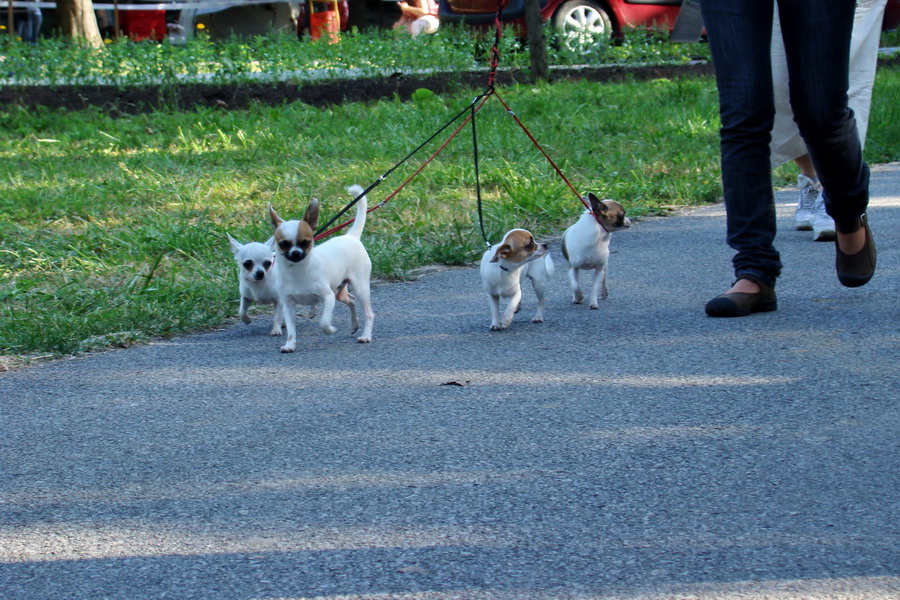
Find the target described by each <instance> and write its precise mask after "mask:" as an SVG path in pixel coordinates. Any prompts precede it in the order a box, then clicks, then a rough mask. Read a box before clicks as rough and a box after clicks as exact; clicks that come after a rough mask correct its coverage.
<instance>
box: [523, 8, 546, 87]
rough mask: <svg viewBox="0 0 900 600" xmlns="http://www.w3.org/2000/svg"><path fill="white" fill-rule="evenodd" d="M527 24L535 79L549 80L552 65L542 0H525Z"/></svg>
mask: <svg viewBox="0 0 900 600" xmlns="http://www.w3.org/2000/svg"><path fill="white" fill-rule="evenodd" d="M525 26H526V27H527V28H528V53H529V55H530V57H531V72H532V74H533V75H534V77H535V79H539V80H542V81H548V80H549V79H550V67H549V66H547V40H546V38H545V37H544V22H543V19H541V2H540V0H525Z"/></svg>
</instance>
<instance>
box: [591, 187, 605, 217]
mask: <svg viewBox="0 0 900 600" xmlns="http://www.w3.org/2000/svg"><path fill="white" fill-rule="evenodd" d="M587 197H588V202H590V204H591V212H592V213H594V214H595V215H600V214H603V213H605V212H606V205H605V204H603V203H602V202H601V201H600V200H599V199H598V198H597V196H595V195H594V194H593V193H591V192H588V196H587Z"/></svg>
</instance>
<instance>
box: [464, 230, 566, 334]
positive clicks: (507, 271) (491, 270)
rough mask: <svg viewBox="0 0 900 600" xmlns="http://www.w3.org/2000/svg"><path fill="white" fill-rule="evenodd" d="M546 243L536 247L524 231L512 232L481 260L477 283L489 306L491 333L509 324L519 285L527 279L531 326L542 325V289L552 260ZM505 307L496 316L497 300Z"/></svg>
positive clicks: (550, 272)
mask: <svg viewBox="0 0 900 600" xmlns="http://www.w3.org/2000/svg"><path fill="white" fill-rule="evenodd" d="M548 250H549V246H548V245H547V244H538V243H536V242H535V241H534V236H532V235H531V233H530V232H528V231H526V230H525V229H513V230H511V231H508V232H507V233H506V235H505V236H503V241H502V242H500V243H499V244H494V245H493V246H491V247H490V248H489V249H488V250H487V251H486V252H485V253H484V256H482V257H481V281H482V283H483V284H484V289H485V291H486V292H487V295H488V301H489V302H490V306H491V331H500V330H501V329H504V328H506V327H508V326H509V324H510V323H512V320H513V315H515V314H516V312H518V310H519V305H520V304H521V302H522V282H523V281H524V280H525V278H526V277H527V278H528V279H531V284H532V286H534V293H535V294H536V295H537V299H538V307H537V312H535V314H534V318H533V319H532V320H531V321H532V323H543V322H544V300H545V295H544V290H545V289H546V284H547V279H548V278H549V277H550V276H551V275H553V259H552V258H551V257H550V254H549V253H548ZM501 297H502V298H508V299H509V304H508V305H507V307H506V310H505V311H504V312H503V318H502V319H501V317H500V298H501Z"/></svg>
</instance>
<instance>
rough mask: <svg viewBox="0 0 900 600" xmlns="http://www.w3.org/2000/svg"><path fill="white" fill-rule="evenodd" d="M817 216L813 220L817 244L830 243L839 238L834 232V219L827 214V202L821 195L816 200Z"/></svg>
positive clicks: (814, 237) (814, 236)
mask: <svg viewBox="0 0 900 600" xmlns="http://www.w3.org/2000/svg"><path fill="white" fill-rule="evenodd" d="M814 212H815V214H814V215H813V220H812V230H813V239H814V240H815V241H817V242H828V241H831V240H833V239H834V238H835V237H837V234H835V232H834V219H832V218H831V217H829V216H828V213H827V212H825V200H824V199H823V198H822V194H819V198H818V200H816V208H815V211H814Z"/></svg>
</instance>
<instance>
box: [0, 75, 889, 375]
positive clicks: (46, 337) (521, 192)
mask: <svg viewBox="0 0 900 600" xmlns="http://www.w3.org/2000/svg"><path fill="white" fill-rule="evenodd" d="M500 92H501V94H502V95H503V98H504V100H506V101H507V102H508V103H509V104H510V105H511V107H512V108H513V109H514V110H515V112H516V114H517V115H518V116H519V118H520V119H521V120H522V121H523V122H524V123H525V125H526V126H527V127H528V128H529V129H530V130H531V132H532V133H533V134H534V135H535V137H536V138H537V139H538V140H539V141H540V143H541V144H542V145H543V146H544V148H545V149H546V151H547V152H548V154H549V155H550V156H551V157H552V158H553V159H554V161H555V162H557V164H558V165H559V166H560V167H561V168H562V170H563V171H564V172H565V173H566V175H567V177H568V178H569V179H570V180H571V181H572V183H573V185H574V186H575V187H576V188H577V189H578V190H579V191H581V192H587V191H593V192H594V193H595V194H597V195H598V196H600V197H601V198H614V199H616V200H618V201H620V202H621V203H622V204H624V205H625V206H626V208H627V209H628V211H629V213H630V214H631V215H633V216H640V215H647V214H660V213H664V212H666V211H667V210H668V209H669V208H671V207H673V206H682V205H691V204H699V203H708V202H716V201H718V200H719V199H720V196H721V188H720V183H719V169H718V137H717V129H718V114H717V104H716V102H717V100H716V90H715V83H714V81H713V80H712V79H709V78H704V79H693V80H656V81H652V82H645V83H624V84H605V85H600V84H595V83H587V82H564V83H557V84H553V85H544V84H541V85H520V86H516V87H512V88H509V89H502V90H500ZM420 96H421V97H420V98H419V99H417V100H414V101H412V102H406V103H402V102H399V101H384V102H377V103H367V104H362V103H356V104H347V105H343V106H337V107H333V108H330V109H327V110H320V109H314V108H311V107H309V106H306V105H302V104H292V105H287V106H279V107H272V106H263V105H256V106H254V107H252V108H251V109H250V110H246V111H225V110H216V109H202V110H194V111H170V112H157V113H153V114H147V115H140V116H126V117H119V118H116V119H113V118H111V117H110V116H108V115H107V114H105V112H104V111H103V110H102V109H100V108H97V109H90V110H85V111H81V112H74V113H72V112H58V111H51V110H25V109H22V108H18V107H15V106H12V107H3V108H0V164H2V165H3V168H2V170H0V178H2V183H0V185H2V188H3V194H2V197H0V241H2V244H0V368H2V366H3V364H4V363H5V364H8V365H10V364H16V363H17V362H18V361H20V360H22V359H25V358H28V357H35V356H61V355H66V354H71V353H77V352H84V351H89V350H92V349H97V348H104V347H110V346H116V345H127V344H131V343H134V342H136V341H140V340H145V339H148V338H149V337H152V336H165V335H174V334H179V333H184V332H187V331H192V330H197V329H202V328H208V327H214V326H217V325H220V324H222V323H223V322H226V321H228V320H229V319H233V318H234V317H235V315H236V314H237V304H238V297H237V295H238V294H237V282H236V276H235V267H234V264H233V260H232V255H231V252H230V250H229V248H228V244H227V241H226V238H225V233H226V232H228V233H230V234H231V235H233V236H234V237H236V238H237V239H239V240H241V241H244V242H246V241H251V240H255V241H264V240H265V239H267V238H268V237H269V235H270V234H271V227H270V226H269V224H268V223H267V221H266V212H265V209H266V205H267V203H270V202H271V203H272V205H273V206H275V208H276V209H277V210H278V211H279V213H280V214H281V215H282V216H286V217H290V216H297V217H299V216H300V215H302V211H303V209H304V208H305V206H306V204H307V203H308V201H309V200H310V199H311V198H313V197H316V198H319V199H320V201H321V202H322V207H323V218H325V219H327V218H329V217H330V215H333V214H334V213H335V212H336V211H337V210H339V209H340V208H342V207H343V206H344V205H345V203H346V202H347V201H348V200H350V197H349V195H348V194H347V192H346V187H347V186H348V185H350V184H353V183H358V184H360V185H362V186H364V187H366V186H368V185H370V184H372V183H373V182H375V181H376V180H377V179H378V177H379V176H380V175H382V174H383V173H385V172H386V171H387V170H388V169H390V168H391V167H393V166H394V165H395V164H396V163H397V162H398V161H399V160H400V159H402V158H403V157H404V156H406V155H407V154H408V153H409V152H410V151H411V150H413V149H414V148H416V147H417V146H418V145H419V144H420V143H422V142H423V141H424V140H425V139H427V138H428V137H429V136H430V135H431V134H432V133H434V132H435V131H436V130H437V129H438V128H439V127H441V126H442V125H444V124H445V123H446V122H447V120H448V119H449V118H450V117H452V116H453V115H455V114H457V113H458V112H459V111H461V110H462V109H463V108H465V107H466V106H467V105H468V104H469V103H470V102H471V101H472V97H473V92H472V91H468V90H460V92H459V93H458V94H455V95H453V96H444V97H434V96H431V95H429V94H421V95H420ZM898 113H900V67H897V66H890V67H884V68H881V69H880V70H879V75H878V80H877V82H876V88H875V94H874V99H873V110H872V115H871V120H870V129H869V142H868V146H867V149H866V158H867V160H869V161H870V162H873V163H877V162H888V161H895V160H900V131H898V125H897V123H900V114H898ZM477 124H478V139H479V157H480V175H481V177H480V181H481V189H482V197H483V199H484V204H485V212H484V214H485V226H486V229H487V233H488V236H489V237H490V238H491V239H492V240H496V239H497V238H498V237H499V236H500V235H501V233H502V232H504V231H506V230H507V229H509V228H511V227H513V226H517V227H527V228H530V229H532V230H533V231H534V232H535V233H536V235H537V236H539V237H541V236H545V237H546V236H552V235H556V234H558V233H560V232H561V230H562V229H563V228H564V227H565V226H567V225H568V224H570V222H571V221H572V220H573V218H574V215H575V214H577V212H578V211H579V210H580V209H581V204H580V203H579V201H578V199H577V198H576V197H575V195H574V194H573V193H572V191H571V190H570V189H569V188H568V187H567V186H566V185H565V183H564V182H563V181H562V180H561V179H560V178H559V177H558V176H557V174H556V173H555V172H554V171H553V169H552V168H551V166H550V165H549V163H548V162H547V161H546V160H545V159H544V158H543V157H542V156H541V155H540V154H539V152H538V151H537V150H536V148H535V147H534V146H533V145H532V144H531V143H530V141H529V140H528V139H527V137H526V136H525V134H524V133H523V132H522V131H521V130H520V129H519V128H518V127H517V126H516V124H515V123H514V121H513V120H512V119H511V118H510V117H509V116H508V115H507V114H506V112H505V111H504V110H503V109H502V106H501V105H500V103H499V102H497V101H496V99H494V98H492V99H490V100H489V101H488V103H487V105H486V106H485V108H484V109H483V110H482V111H481V112H480V113H479V114H478V120H477ZM449 131H450V130H448V132H447V134H445V135H443V136H441V137H440V138H439V139H438V140H436V141H435V142H433V143H432V144H430V145H429V146H428V147H426V148H424V149H423V150H422V151H421V152H420V153H419V154H416V155H415V156H414V157H413V158H412V159H411V160H410V161H408V162H407V163H406V164H404V165H402V166H400V167H398V168H397V170H396V171H394V172H393V173H392V174H391V175H390V176H389V177H388V178H387V179H386V180H385V181H384V182H383V183H381V185H380V186H378V187H377V188H376V189H375V190H374V191H373V192H372V193H371V194H370V197H369V199H370V204H371V203H374V202H378V201H380V200H382V199H384V198H385V197H386V196H387V195H388V194H389V193H391V192H392V191H394V190H395V189H396V188H397V187H398V186H400V184H401V183H402V182H403V181H404V180H405V179H406V177H408V176H409V175H410V174H412V172H413V171H414V170H415V169H416V168H417V167H418V166H419V165H420V164H421V163H422V162H423V161H424V160H425V159H426V158H427V157H428V156H429V155H430V153H431V152H433V151H434V150H435V149H436V148H437V145H438V143H439V142H441V141H443V140H445V139H446V137H447V136H448V135H449ZM794 179H795V174H794V172H793V171H792V170H791V169H790V168H788V167H783V168H781V169H779V170H778V172H777V173H776V181H777V182H778V184H782V185H783V184H789V183H791V182H793V181H794ZM363 239H364V242H365V243H366V245H367V247H368V249H369V251H370V254H371V255H372V259H373V262H374V265H375V275H376V276H377V277H381V278H403V277H407V276H409V273H410V271H411V270H413V269H415V268H417V267H420V266H423V265H428V264H434V263H444V264H466V263H470V262H472V261H474V260H476V259H477V257H478V255H479V254H480V252H481V251H482V249H483V247H484V242H483V240H482V239H481V234H480V231H479V228H478V222H477V216H476V202H475V174H474V167H473V148H472V138H471V130H470V129H469V128H466V129H465V130H464V131H463V132H462V133H461V134H460V135H459V136H458V137H457V138H456V139H455V140H454V141H453V142H452V143H451V144H450V145H449V146H448V147H447V149H446V150H445V151H443V152H442V153H441V154H440V155H439V157H438V158H437V159H436V160H435V161H434V162H432V163H431V164H430V165H428V166H427V167H426V168H425V169H424V170H423V171H422V173H421V174H420V175H419V176H418V177H416V178H415V179H413V180H412V182H411V183H410V184H409V185H408V186H406V187H405V188H404V189H403V190H402V191H401V192H400V193H399V194H398V195H397V196H396V197H395V198H394V199H393V200H391V202H390V203H389V204H387V205H386V206H384V207H383V208H381V209H379V210H377V211H375V212H373V213H372V214H371V215H370V216H369V220H368V223H367V227H366V232H365V234H364V238H363ZM386 248H390V249H391V251H390V252H387V251H385V249H386Z"/></svg>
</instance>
